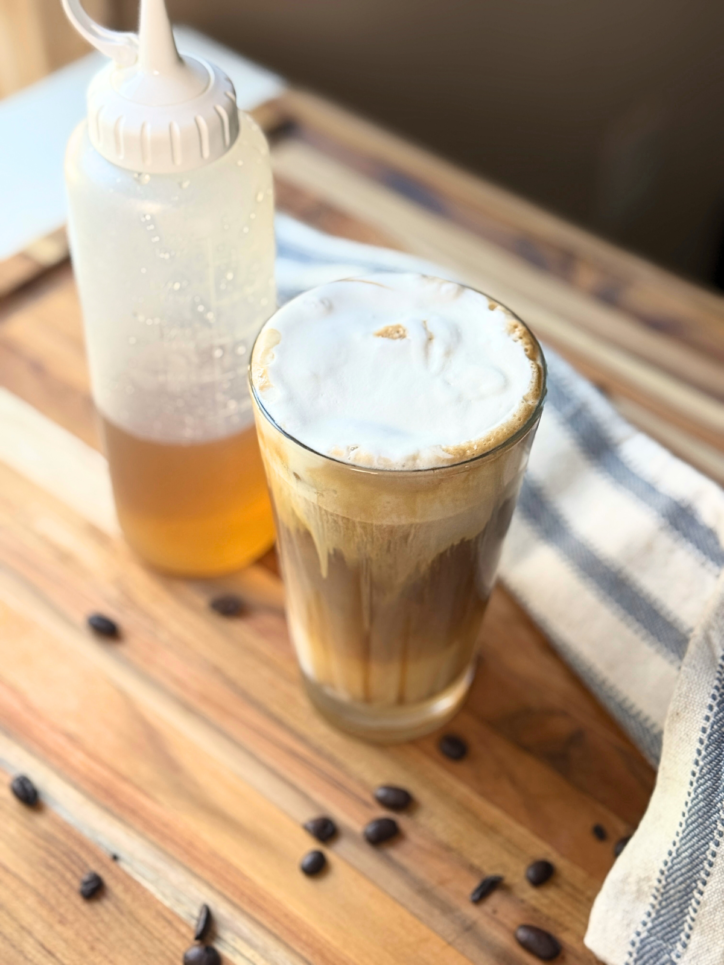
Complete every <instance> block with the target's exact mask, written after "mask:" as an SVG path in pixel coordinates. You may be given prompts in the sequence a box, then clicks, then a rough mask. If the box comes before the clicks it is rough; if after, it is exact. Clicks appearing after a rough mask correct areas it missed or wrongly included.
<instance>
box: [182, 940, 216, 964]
mask: <svg viewBox="0 0 724 965" xmlns="http://www.w3.org/2000/svg"><path fill="white" fill-rule="evenodd" d="M184 965H221V955H219V953H218V952H217V951H216V949H215V948H212V946H211V945H193V946H192V947H191V948H189V949H187V950H186V951H185V952H184Z"/></svg>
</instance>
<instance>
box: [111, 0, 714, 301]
mask: <svg viewBox="0 0 724 965" xmlns="http://www.w3.org/2000/svg"><path fill="white" fill-rule="evenodd" d="M123 2H124V3H125V9H124V17H125V19H126V22H127V23H129V25H130V24H132V23H133V21H134V18H135V9H136V2H135V0H123ZM167 3H168V7H169V11H170V13H171V16H172V18H173V19H174V20H176V21H177V22H185V23H189V24H191V25H193V26H196V27H198V28H200V29H201V30H204V31H205V32H207V33H208V34H210V35H211V36H213V37H215V38H216V39H218V40H220V41H222V42H224V43H226V44H228V45H230V46H232V47H235V48H237V49H238V50H240V51H241V52H243V53H244V54H246V55H248V56H250V57H251V58H253V59H256V60H258V61H260V62H261V63H263V64H266V65H268V66H270V67H272V68H273V69H275V70H277V71H279V72H280V73H282V74H284V75H285V76H287V77H288V78H290V79H292V80H293V81H296V82H297V83H299V84H302V85H305V86H308V87H311V88H314V89H316V90H317V91H319V92H321V93H323V94H326V95H327V96H329V97H332V98H334V99H336V100H338V101H340V102H342V103H344V104H346V105H348V106H350V107H353V108H355V109H357V110H358V111H360V112H362V113H364V114H366V115H368V116H370V117H372V118H374V119H376V120H378V121H380V122H382V123H383V124H385V125H387V126H389V127H391V128H393V129H395V130H397V131H399V132H401V133H403V134H405V135H407V136H409V137H411V138H414V139H415V140H416V141H418V142H420V143H421V144H424V145H427V146H429V147H431V148H432V149H434V150H435V151H437V152H438V153H440V154H443V155H445V156H447V157H449V158H452V159H453V160H456V161H458V162H459V163H461V164H463V165H465V166H466V167H468V168H471V169H472V170H474V171H476V172H478V173H480V174H483V175H485V176H487V177H489V178H491V179H493V180H495V181H498V182H500V183H501V184H504V185H506V186H508V187H510V188H512V189H513V190H515V191H517V192H519V193H521V194H524V195H526V196H528V197H529V198H532V199H534V200H536V201H538V202H539V203H541V204H543V205H545V206H546V207H549V208H552V209H554V210H556V211H558V212H560V213H561V214H564V215H566V216H567V217H569V218H571V219H573V220H575V221H577V222H579V223H581V224H583V225H586V226H588V227H590V228H592V229H593V230H594V231H597V232H599V233H601V234H605V235H607V236H608V237H610V238H612V239H613V240H615V241H616V242H618V243H619V244H622V245H625V246H627V247H629V248H632V249H634V250H637V251H640V252H642V253H644V254H646V255H647V256H648V257H650V258H652V259H654V260H656V261H659V262H661V263H663V264H665V265H668V266H669V267H670V268H672V269H674V270H676V271H678V272H681V273H683V274H687V275H690V276H694V277H696V278H697V279H698V280H700V281H703V282H704V283H708V284H715V283H718V284H719V286H720V287H724V265H722V264H721V246H722V241H723V240H724V234H723V228H724V2H723V0H167Z"/></svg>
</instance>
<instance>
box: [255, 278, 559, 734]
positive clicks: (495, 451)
mask: <svg viewBox="0 0 724 965" xmlns="http://www.w3.org/2000/svg"><path fill="white" fill-rule="evenodd" d="M251 382H252V394H253V397H254V403H255V416H256V420H257V428H258V431H259V439H260V443H261V450H262V455H263V458H264V463H265V468H266V473H267V479H268V482H269V487H270V489H271V494H272V501H273V504H274V510H275V514H276V522H277V534H278V541H279V551H280V555H281V563H282V569H283V575H284V580H285V584H286V594H287V611H288V617H289V626H290V631H291V635H292V639H293V641H294V645H295V647H296V650H297V654H298V657H299V661H300V664H301V667H302V672H303V675H304V680H305V683H306V686H307V689H308V691H309V694H310V696H311V698H312V700H313V702H314V703H315V704H316V706H317V707H318V708H319V709H320V710H321V711H322V712H323V713H324V714H325V715H326V716H327V717H328V718H330V719H331V720H332V721H333V722H335V723H336V724H337V725H338V726H340V727H343V728H344V729H346V730H349V731H352V732H354V733H357V734H359V735H361V736H366V737H369V738H371V739H376V740H403V739H408V738H410V737H414V736H417V735H419V734H422V733H425V732H426V731H428V730H431V729H432V728H434V727H436V726H437V725H438V724H440V723H441V722H443V721H444V720H445V719H447V718H449V717H450V716H452V714H453V713H454V712H455V711H456V710H457V708H458V707H459V705H460V703H461V702H462V700H463V698H464V696H465V694H466V692H467V689H468V687H469V685H470V682H471V680H472V676H473V672H474V666H475V655H476V649H477V645H478V640H479V635H480V626H481V621H482V618H483V614H484V612H485V607H486V604H487V601H488V597H489V595H490V591H491V589H492V586H493V582H494V579H495V571H496V567H497V564H498V558H499V555H500V550H501V547H502V542H503V538H504V536H505V533H506V531H507V529H508V524H509V523H510V519H511V516H512V514H513V510H514V508H515V503H516V499H517V495H518V490H519V488H520V484H521V481H522V478H523V473H524V471H525V466H526V463H527V458H528V452H529V449H530V445H531V443H532V440H533V435H534V432H535V428H536V425H537V423H538V419H539V416H540V411H541V405H542V401H543V395H544V391H545V368H544V362H543V357H542V354H541V351H540V347H539V345H538V343H537V342H536V340H535V338H534V337H533V336H532V335H531V333H530V331H529V330H528V329H527V328H526V326H525V325H524V324H523V323H522V322H521V321H520V320H519V319H517V318H516V317H515V316H514V315H513V314H512V313H511V312H510V311H508V310H507V309H506V308H504V307H503V306H502V305H499V304H498V303H497V302H494V301H493V300H492V299H489V298H488V297H486V296H485V295H482V294H480V293H479V292H476V291H473V290H472V289H469V288H465V287H463V286H460V285H457V284H454V283H452V282H448V281H443V280H441V279H437V278H430V277H425V276H420V275H413V274H379V275H373V276H370V277H367V278H362V279H351V280H347V281H338V282H333V283H331V284H328V285H324V286H322V287H321V288H317V289H314V290H313V291H311V292H307V293H306V294H304V295H301V296H299V297H298V298H296V299H294V300H293V301H291V302H289V303H288V304H287V305H285V306H284V307H283V308H282V309H280V311H278V312H277V314H276V315H275V316H273V317H272V318H271V319H270V320H269V321H268V322H267V324H266V325H265V326H264V328H263V329H262V331H261V334H260V335H259V338H258V340H257V342H256V345H255V348H254V352H253V356H252V363H251Z"/></svg>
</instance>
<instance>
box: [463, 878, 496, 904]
mask: <svg viewBox="0 0 724 965" xmlns="http://www.w3.org/2000/svg"><path fill="white" fill-rule="evenodd" d="M502 880H503V876H502V875H488V877H487V878H483V880H482V881H481V882H480V884H479V885H478V886H477V888H475V889H474V890H473V892H472V894H471V895H470V900H471V901H472V902H473V904H475V905H477V903H478V902H479V901H482V900H483V898H487V897H488V895H492V893H493V892H494V891H495V889H496V888H497V887H498V885H499V884H500V883H501V881H502Z"/></svg>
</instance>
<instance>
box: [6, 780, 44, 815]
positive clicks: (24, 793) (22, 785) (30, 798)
mask: <svg viewBox="0 0 724 965" xmlns="http://www.w3.org/2000/svg"><path fill="white" fill-rule="evenodd" d="M10 790H11V791H12V792H13V794H14V795H15V797H16V798H17V799H18V801H21V802H22V803H23V804H25V805H27V807H29V808H32V807H35V805H36V804H37V803H38V789H37V787H36V786H35V785H34V784H33V782H32V781H31V780H30V778H29V777H26V776H25V775H24V774H18V776H17V777H14V778H13V779H12V781H11V782H10Z"/></svg>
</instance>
